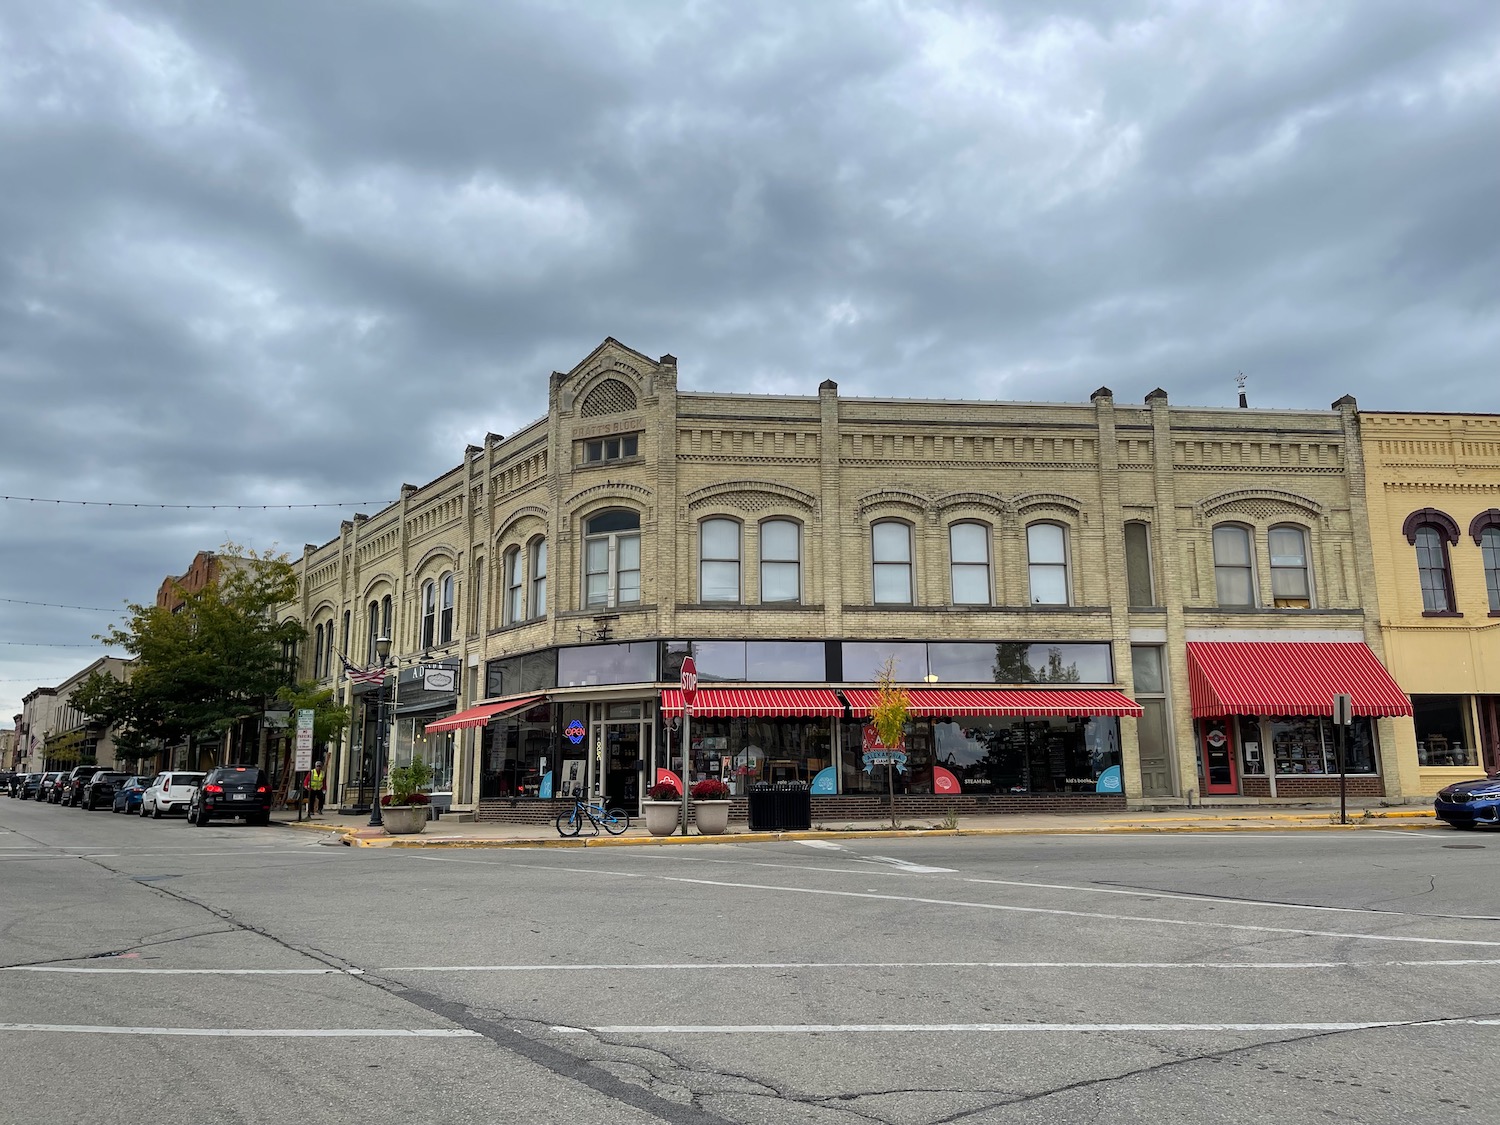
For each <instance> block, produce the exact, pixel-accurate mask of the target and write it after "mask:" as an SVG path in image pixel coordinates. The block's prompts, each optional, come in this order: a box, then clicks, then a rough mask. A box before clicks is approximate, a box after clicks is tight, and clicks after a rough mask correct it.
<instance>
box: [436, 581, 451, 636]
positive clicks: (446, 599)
mask: <svg viewBox="0 0 1500 1125" xmlns="http://www.w3.org/2000/svg"><path fill="white" fill-rule="evenodd" d="M453 585H454V584H453V572H452V571H449V572H448V573H447V574H445V575H443V577H442V578H441V579H439V580H438V590H439V591H440V593H439V599H440V607H441V608H440V610H439V613H438V643H439V644H444V645H445V644H448V643H449V642H450V641H452V640H453V597H454V589H453Z"/></svg>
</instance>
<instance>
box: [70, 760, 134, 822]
mask: <svg viewBox="0 0 1500 1125" xmlns="http://www.w3.org/2000/svg"><path fill="white" fill-rule="evenodd" d="M129 776H130V775H129V774H128V773H121V772H120V771H119V770H99V771H98V772H96V773H95V774H94V776H93V777H91V778H89V780H88V784H87V785H85V786H84V787H83V796H82V797H80V798H79V806H80V807H81V808H84V809H86V810H87V811H89V812H93V811H94V810H95V809H102V808H104V807H105V806H106V805H113V804H114V802H115V790H117V789H118V788H120V786H122V785H124V784H125V779H126V778H127V777H129Z"/></svg>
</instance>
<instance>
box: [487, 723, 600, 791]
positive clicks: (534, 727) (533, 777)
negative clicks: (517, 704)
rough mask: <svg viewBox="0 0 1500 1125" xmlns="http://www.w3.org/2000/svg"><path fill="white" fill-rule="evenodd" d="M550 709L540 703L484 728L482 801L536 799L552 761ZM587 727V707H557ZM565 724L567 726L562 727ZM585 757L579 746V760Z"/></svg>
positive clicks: (552, 764)
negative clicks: (577, 718) (496, 798)
mask: <svg viewBox="0 0 1500 1125" xmlns="http://www.w3.org/2000/svg"><path fill="white" fill-rule="evenodd" d="M553 710H554V709H553V706H552V705H551V704H549V703H539V704H537V705H536V706H535V707H530V708H528V709H527V710H525V711H522V712H520V713H519V714H518V715H514V716H511V715H507V716H505V717H504V718H502V719H498V720H496V721H495V722H494V723H491V724H490V725H489V726H488V727H485V728H483V729H484V735H483V738H482V742H481V747H480V755H481V756H480V779H479V795H480V797H481V798H495V797H535V796H537V795H538V793H539V791H540V789H541V784H542V776H543V774H544V773H546V772H547V770H549V769H552V768H553V767H554V766H555V765H556V763H555V762H553V761H552V757H553V755H552V750H551V745H552V715H553ZM559 710H561V711H565V712H569V713H570V715H571V716H572V717H579V718H580V719H581V721H582V722H583V723H584V724H585V725H587V722H588V716H587V713H586V707H584V706H582V705H579V704H572V705H570V706H569V707H565V708H559ZM565 725H566V724H565ZM583 754H584V751H583V749H582V748H581V747H580V749H579V751H578V757H580V758H582V757H583Z"/></svg>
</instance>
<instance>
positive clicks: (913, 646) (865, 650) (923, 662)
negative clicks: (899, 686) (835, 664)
mask: <svg viewBox="0 0 1500 1125" xmlns="http://www.w3.org/2000/svg"><path fill="white" fill-rule="evenodd" d="M887 660H891V661H893V662H894V665H895V672H896V679H897V681H900V682H905V683H921V682H922V681H923V680H924V679H925V678H926V677H927V646H926V645H924V644H921V643H909V642H901V641H845V642H844V682H845V683H851V684H859V683H871V684H872V683H874V682H875V681H876V680H878V679H880V674H881V670H882V669H883V668H884V666H885V662H886V661H887Z"/></svg>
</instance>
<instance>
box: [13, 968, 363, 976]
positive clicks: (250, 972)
mask: <svg viewBox="0 0 1500 1125" xmlns="http://www.w3.org/2000/svg"><path fill="white" fill-rule="evenodd" d="M0 973H84V974H100V975H104V976H151V975H156V976H179V977H193V976H228V977H253V976H267V977H296V976H307V977H317V976H351V977H357V976H361V975H363V974H364V970H363V969H116V968H103V967H95V966H92V965H89V966H83V965H0Z"/></svg>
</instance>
